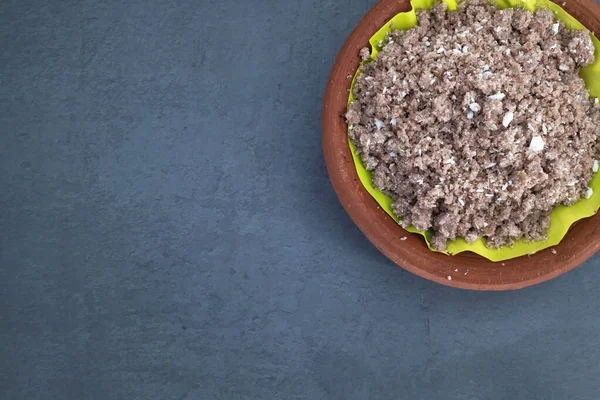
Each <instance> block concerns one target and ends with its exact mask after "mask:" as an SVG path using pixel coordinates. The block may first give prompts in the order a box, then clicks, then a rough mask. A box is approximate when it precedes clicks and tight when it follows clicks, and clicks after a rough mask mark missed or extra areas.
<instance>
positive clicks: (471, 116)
mask: <svg viewBox="0 0 600 400" xmlns="http://www.w3.org/2000/svg"><path fill="white" fill-rule="evenodd" d="M467 119H473V111H469V112H468V113H467Z"/></svg>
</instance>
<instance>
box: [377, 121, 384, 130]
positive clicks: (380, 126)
mask: <svg viewBox="0 0 600 400" xmlns="http://www.w3.org/2000/svg"><path fill="white" fill-rule="evenodd" d="M384 125H385V124H384V123H383V121H381V120H378V119H376V120H375V126H376V127H377V129H381V128H383V126H384Z"/></svg>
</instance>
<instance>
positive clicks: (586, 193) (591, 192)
mask: <svg viewBox="0 0 600 400" xmlns="http://www.w3.org/2000/svg"><path fill="white" fill-rule="evenodd" d="M593 194H594V190H593V189H592V188H591V187H589V188H587V192H585V198H586V199H589V198H590V197H592V195H593Z"/></svg>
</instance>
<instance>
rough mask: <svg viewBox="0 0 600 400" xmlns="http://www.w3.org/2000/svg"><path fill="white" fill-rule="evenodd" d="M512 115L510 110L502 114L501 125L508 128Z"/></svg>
mask: <svg viewBox="0 0 600 400" xmlns="http://www.w3.org/2000/svg"><path fill="white" fill-rule="evenodd" d="M514 117H515V114H514V113H513V112H512V111H509V112H507V113H506V114H504V118H502V125H504V127H505V128H508V126H509V125H510V123H511V122H512V120H513V118H514Z"/></svg>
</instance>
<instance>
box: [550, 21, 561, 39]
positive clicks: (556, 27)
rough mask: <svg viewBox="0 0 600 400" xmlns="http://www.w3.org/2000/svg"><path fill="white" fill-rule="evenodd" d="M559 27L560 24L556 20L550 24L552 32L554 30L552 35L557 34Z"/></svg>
mask: <svg viewBox="0 0 600 400" xmlns="http://www.w3.org/2000/svg"><path fill="white" fill-rule="evenodd" d="M559 27H560V24H559V23H558V22H557V23H555V24H553V25H552V32H554V36H556V35H558V28H559Z"/></svg>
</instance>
